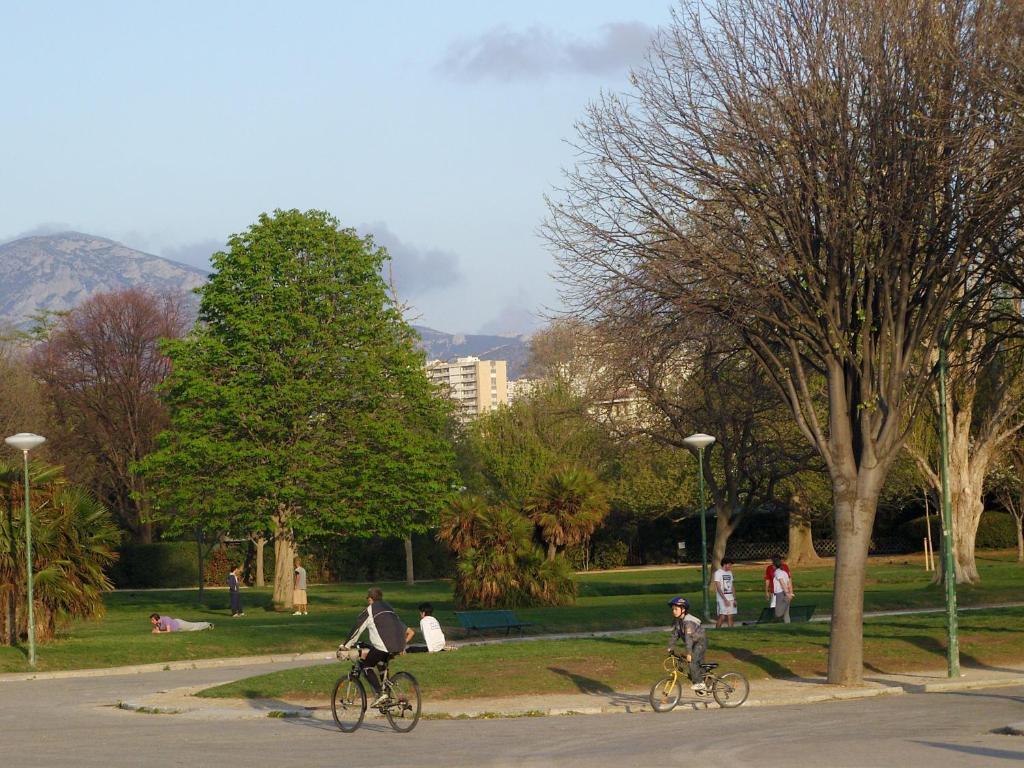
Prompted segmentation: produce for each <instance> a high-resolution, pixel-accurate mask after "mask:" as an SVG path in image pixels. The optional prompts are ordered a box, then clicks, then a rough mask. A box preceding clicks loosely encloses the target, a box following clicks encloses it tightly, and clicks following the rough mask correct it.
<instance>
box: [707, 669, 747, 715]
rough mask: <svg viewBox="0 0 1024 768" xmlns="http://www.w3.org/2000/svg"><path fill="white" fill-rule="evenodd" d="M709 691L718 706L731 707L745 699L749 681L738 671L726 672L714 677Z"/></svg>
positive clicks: (736, 705)
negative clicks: (712, 685)
mask: <svg viewBox="0 0 1024 768" xmlns="http://www.w3.org/2000/svg"><path fill="white" fill-rule="evenodd" d="M711 693H712V694H714V697H715V701H717V702H718V705H719V706H720V707H725V708H726V709H732V708H733V707H738V706H739V705H740V704H742V703H743V702H744V701H746V700H747V694H749V693H750V683H748V682H747V678H745V677H744V676H743V675H741V674H740V673H739V672H726V673H725V674H724V675H719V676H716V677H715V683H714V687H712V689H711Z"/></svg>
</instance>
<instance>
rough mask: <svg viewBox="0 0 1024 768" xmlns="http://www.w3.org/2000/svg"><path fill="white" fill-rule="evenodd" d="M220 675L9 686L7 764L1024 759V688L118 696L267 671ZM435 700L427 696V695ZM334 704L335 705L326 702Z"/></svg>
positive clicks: (931, 762) (769, 765) (995, 762)
mask: <svg viewBox="0 0 1024 768" xmlns="http://www.w3.org/2000/svg"><path fill="white" fill-rule="evenodd" d="M265 671H266V667H261V668H252V669H248V670H246V669H241V670H240V669H233V670H225V669H216V670H193V671H182V672H163V673H153V674H144V675H131V676H119V677H101V678H89V679H70V680H36V681H28V682H4V683H0V766H4V768H6V767H7V766H10V767H11V768H21V767H22V766H27V767H34V766H68V765H70V766H74V768H92V767H93V766H96V767H101V768H113V767H115V766H135V765H145V766H191V767H193V768H195V767H197V766H219V768H227V767H228V766H238V765H243V766H253V767H254V768H255V766H264V765H272V766H274V767H275V768H283V767H285V766H346V767H349V766H372V767H374V768H377V767H379V768H387V767H388V766H402V767H403V768H408V767H409V766H415V767H416V768H420V767H421V766H474V767H475V766H516V768H529V767H532V766H555V765H557V766H560V768H561V767H566V768H567V767H569V766H585V767H586V768H600V767H602V766H616V767H621V766H638V765H642V766H662V765H687V766H693V765H704V766H726V767H727V768H734V767H735V768H741V767H742V766H757V767H758V768H773V767H774V766H780V767H784V768H794V767H796V766H804V765H815V766H817V765H828V766H836V767H837V768H845V767H847V766H850V767H854V766H856V767H857V768H866V767H869V766H899V768H906V767H907V766H927V768H940V767H942V768H945V767H946V766H950V767H952V768H955V767H957V766H986V767H991V766H999V765H1007V766H1010V765H1013V764H1015V763H1016V764H1020V763H1022V762H1024V737H1022V736H1009V735H1002V734H998V733H993V732H992V731H993V730H994V729H998V728H1001V727H1003V726H1005V725H1007V724H1008V723H1012V722H1020V721H1022V720H1024V687H1014V688H993V689H990V690H970V691H961V692H957V693H932V694H912V695H910V694H908V695H903V696H892V697H880V698H872V699H861V700H853V701H843V702H830V703H825V704H814V705H790V706H780V707H760V708H755V707H751V708H744V707H741V708H740V709H738V710H734V711H725V710H720V709H715V708H711V709H708V710H706V711H683V712H674V713H670V714H666V715H659V714H653V713H646V714H634V715H591V716H574V717H541V718H519V719H511V720H464V721H443V720H427V721H423V722H421V723H420V724H419V725H418V726H417V728H416V730H414V731H413V732H412V733H411V734H407V735H403V734H396V733H394V732H392V731H391V730H390V729H389V728H388V727H387V725H386V724H383V723H381V724H377V723H375V722H374V723H369V724H367V725H364V727H363V728H362V729H360V730H359V731H357V732H356V733H355V734H351V735H346V734H342V733H340V732H339V731H337V730H336V729H335V728H334V727H333V724H330V723H324V722H318V721H312V720H305V719H301V720H299V719H283V720H278V719H270V718H265V719H258V720H237V721H208V722H204V721H200V720H195V719H185V718H184V717H180V716H175V715H147V714H139V713H134V712H126V711H123V710H119V709H117V708H116V707H115V706H114V705H115V704H116V702H117V700H118V699H120V698H127V697H129V696H137V695H142V694H145V693H152V692H154V691H156V690H159V689H160V688H172V687H178V686H184V685H198V684H202V683H208V682H218V681H222V680H228V679H235V678H238V677H241V676H245V675H248V674H254V673H257V672H265ZM427 695H429V692H427ZM325 699H326V695H325Z"/></svg>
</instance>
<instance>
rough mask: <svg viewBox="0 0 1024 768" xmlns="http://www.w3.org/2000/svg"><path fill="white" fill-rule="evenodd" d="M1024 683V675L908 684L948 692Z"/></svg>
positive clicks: (926, 690) (927, 691) (918, 687)
mask: <svg viewBox="0 0 1024 768" xmlns="http://www.w3.org/2000/svg"><path fill="white" fill-rule="evenodd" d="M1014 685H1024V675H1021V676H1018V677H1001V678H996V679H992V680H946V681H944V682H941V683H925V684H924V685H918V686H914V685H909V686H907V687H908V688H910V689H911V690H913V691H920V692H921V693H947V692H949V691H962V690H971V689H972V688H1008V687H1010V686H1014Z"/></svg>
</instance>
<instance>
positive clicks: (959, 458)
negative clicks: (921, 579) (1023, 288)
mask: <svg viewBox="0 0 1024 768" xmlns="http://www.w3.org/2000/svg"><path fill="white" fill-rule="evenodd" d="M984 317H985V319H987V322H982V323H979V324H977V325H974V326H969V327H965V329H964V332H963V333H962V334H961V338H960V340H959V342H958V344H956V345H955V346H954V347H953V349H951V350H950V362H951V366H950V374H951V375H950V376H949V382H948V385H947V393H948V394H947V400H948V403H949V408H948V411H947V415H946V417H945V418H946V429H947V433H948V435H949V454H948V458H949V492H950V498H951V501H952V512H953V527H952V534H953V554H954V568H955V570H956V580H957V582H958V583H968V584H975V583H977V582H979V581H981V576H980V575H979V573H978V566H977V562H976V561H975V555H974V544H975V539H976V538H977V535H978V525H979V523H980V522H981V514H982V512H984V511H985V504H984V492H985V489H984V486H985V478H986V476H987V475H988V473H989V469H990V466H991V465H992V464H993V463H994V462H997V461H998V460H999V458H1000V454H1001V453H1002V449H1003V447H1004V446H1005V445H1007V444H1009V443H1011V442H1012V441H1013V439H1014V437H1015V436H1016V435H1017V434H1018V432H1019V431H1020V429H1021V427H1022V426H1024V419H1022V414H1021V407H1022V406H1024V363H1022V359H1021V350H1020V348H1019V342H1017V341H1014V340H1011V339H1007V338H1006V336H1005V334H1003V333H1001V332H1000V331H1001V328H1000V326H1005V325H1006V323H1008V322H1010V321H1009V320H1004V321H1002V322H999V321H998V319H996V318H995V317H994V313H989V314H987V315H985V316H984ZM937 403H938V396H937V394H936V393H934V392H933V396H932V398H931V407H930V408H926V409H922V412H921V413H920V414H919V420H920V422H921V428H919V429H916V430H914V434H913V437H912V438H911V439H910V440H908V441H907V451H908V453H909V454H910V455H911V456H912V457H913V458H914V461H915V462H916V463H917V466H918V470H919V472H920V473H921V475H922V477H923V478H924V479H925V481H926V482H927V483H928V486H929V487H930V489H931V490H932V492H933V494H934V496H935V497H936V498H941V495H940V494H941V488H942V486H941V475H940V469H939V462H940V458H941V457H940V453H939V447H938V437H937V435H935V434H934V432H935V430H937V429H938V425H939V419H940V418H943V416H942V414H940V413H939V409H938V404H937ZM941 562H942V561H941V560H940V570H939V572H938V573H937V574H936V579H937V580H938V579H941V577H942V573H941Z"/></svg>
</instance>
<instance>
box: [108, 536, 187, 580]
mask: <svg viewBox="0 0 1024 768" xmlns="http://www.w3.org/2000/svg"><path fill="white" fill-rule="evenodd" d="M120 555H121V556H120V558H119V559H118V561H117V563H115V564H114V566H113V568H111V570H110V579H111V581H113V582H114V586H115V587H117V588H118V589H150V588H157V587H194V586H196V584H197V581H198V579H197V577H196V575H197V563H196V545H195V544H194V543H192V542H188V541H169V542H160V543H159V544H125V545H123V546H122V547H121V550H120Z"/></svg>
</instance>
